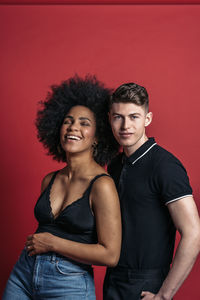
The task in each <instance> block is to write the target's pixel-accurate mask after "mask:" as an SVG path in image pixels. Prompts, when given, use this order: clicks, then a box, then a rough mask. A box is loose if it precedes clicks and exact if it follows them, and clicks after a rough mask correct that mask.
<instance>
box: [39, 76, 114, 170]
mask: <svg viewBox="0 0 200 300" xmlns="http://www.w3.org/2000/svg"><path fill="white" fill-rule="evenodd" d="M110 93H111V92H110V90H109V89H107V88H105V87H104V84H103V83H101V82H100V81H98V80H97V78H96V77H95V76H92V75H86V76H85V78H80V77H79V76H78V75H75V76H74V77H71V78H69V79H68V80H66V81H63V82H62V83H61V84H60V85H53V86H52V87H51V92H49V93H48V94H47V97H46V99H45V100H44V101H40V104H41V105H42V109H41V110H39V111H38V112H37V117H36V122H35V124H36V127H37V132H38V134H37V137H38V139H39V141H40V142H42V143H43V145H44V147H45V148H46V149H47V150H48V153H47V154H48V155H52V156H53V159H55V160H57V161H63V162H65V161H66V154H65V152H64V150H63V149H62V148H61V147H60V146H59V145H60V128H61V125H62V123H63V120H64V117H65V116H66V114H67V112H68V111H69V110H70V109H71V108H72V107H73V106H76V105H83V106H86V107H87V108H89V109H90V110H91V111H92V112H93V113H94V115H95V119H96V137H97V141H98V144H97V148H96V151H95V153H96V154H95V156H94V159H95V161H96V162H97V163H98V164H100V165H102V166H103V165H105V164H106V163H108V162H109V161H110V160H111V159H112V158H113V157H114V156H115V155H116V154H117V152H118V149H119V146H118V143H117V142H116V141H115V138H114V137H113V134H112V130H111V128H110V125H109V121H108V114H107V112H108V100H109V98H110Z"/></svg>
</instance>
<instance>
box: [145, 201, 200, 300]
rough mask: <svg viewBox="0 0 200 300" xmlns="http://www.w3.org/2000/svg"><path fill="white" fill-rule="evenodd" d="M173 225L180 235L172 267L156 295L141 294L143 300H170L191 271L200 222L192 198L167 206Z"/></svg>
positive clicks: (198, 243) (199, 240) (198, 248)
mask: <svg viewBox="0 0 200 300" xmlns="http://www.w3.org/2000/svg"><path fill="white" fill-rule="evenodd" d="M168 209H169V212H170V215H171V217H172V220H173V222H174V225H175V226H176V228H177V230H178V231H179V233H180V235H181V239H180V242H179V245H178V247H177V250H176V253H175V256H174V260H173V265H172V268H171V270H170V271H169V273H168V275H167V277H166V279H165V280H164V282H163V285H162V287H161V288H160V290H159V292H158V294H156V295H154V294H152V293H150V292H142V296H143V299H144V300H150V299H153V300H170V299H172V297H173V296H174V295H175V293H176V292H177V290H178V289H179V288H180V286H181V285H182V283H183V281H184V280H185V279H186V277H187V276H188V274H189V272H190V271H191V269H192V267H193V265H194V262H195V260H196V258H197V255H198V253H199V251H200V220H199V215H198V211H197V208H196V205H195V202H194V200H193V197H192V196H187V197H184V198H182V199H180V200H177V201H174V202H171V203H169V204H168Z"/></svg>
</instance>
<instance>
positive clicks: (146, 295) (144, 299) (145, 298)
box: [141, 291, 161, 300]
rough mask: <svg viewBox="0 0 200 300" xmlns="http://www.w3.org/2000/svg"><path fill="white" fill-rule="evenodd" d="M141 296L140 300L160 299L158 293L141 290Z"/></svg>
mask: <svg viewBox="0 0 200 300" xmlns="http://www.w3.org/2000/svg"><path fill="white" fill-rule="evenodd" d="M141 298H142V300H161V298H160V297H159V296H158V295H156V294H153V293H151V292H146V291H144V292H142V294H141Z"/></svg>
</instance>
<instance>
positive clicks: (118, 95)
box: [109, 82, 149, 112]
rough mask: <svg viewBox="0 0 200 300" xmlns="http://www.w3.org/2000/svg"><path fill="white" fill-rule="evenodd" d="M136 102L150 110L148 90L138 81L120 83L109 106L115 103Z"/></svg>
mask: <svg viewBox="0 0 200 300" xmlns="http://www.w3.org/2000/svg"><path fill="white" fill-rule="evenodd" d="M119 102H123V103H128V102H131V103H134V104H136V105H139V106H144V107H145V109H146V111H147V112H148V110H149V96H148V93H147V90H146V89H145V88H144V87H143V86H141V85H138V84H136V83H132V82H131V83H125V84H122V85H120V86H119V87H118V88H117V89H116V90H115V91H114V93H113V94H112V95H111V97H110V100H109V106H110V107H111V106H112V104H113V103H119Z"/></svg>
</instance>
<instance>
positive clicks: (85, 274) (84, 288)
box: [2, 249, 96, 300]
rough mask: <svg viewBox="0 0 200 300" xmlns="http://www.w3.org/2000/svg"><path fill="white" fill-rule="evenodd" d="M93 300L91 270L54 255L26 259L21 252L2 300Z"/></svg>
mask: <svg viewBox="0 0 200 300" xmlns="http://www.w3.org/2000/svg"><path fill="white" fill-rule="evenodd" d="M28 299H37V300H43V299H45V300H47V299H51V300H53V299H60V300H61V299H63V300H95V299H96V296H95V288H94V280H93V269H92V267H91V266H89V265H85V264H81V263H77V262H75V261H72V260H69V259H67V258H65V257H63V256H60V255H57V254H56V253H45V254H42V255H35V256H28V254H27V252H26V250H25V249H24V250H23V251H22V253H21V255H20V257H19V260H18V261H17V263H16V265H15V266H14V268H13V270H12V272H11V274H10V277H9V279H8V282H7V285H6V288H5V291H4V295H3V298H2V300H28Z"/></svg>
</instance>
